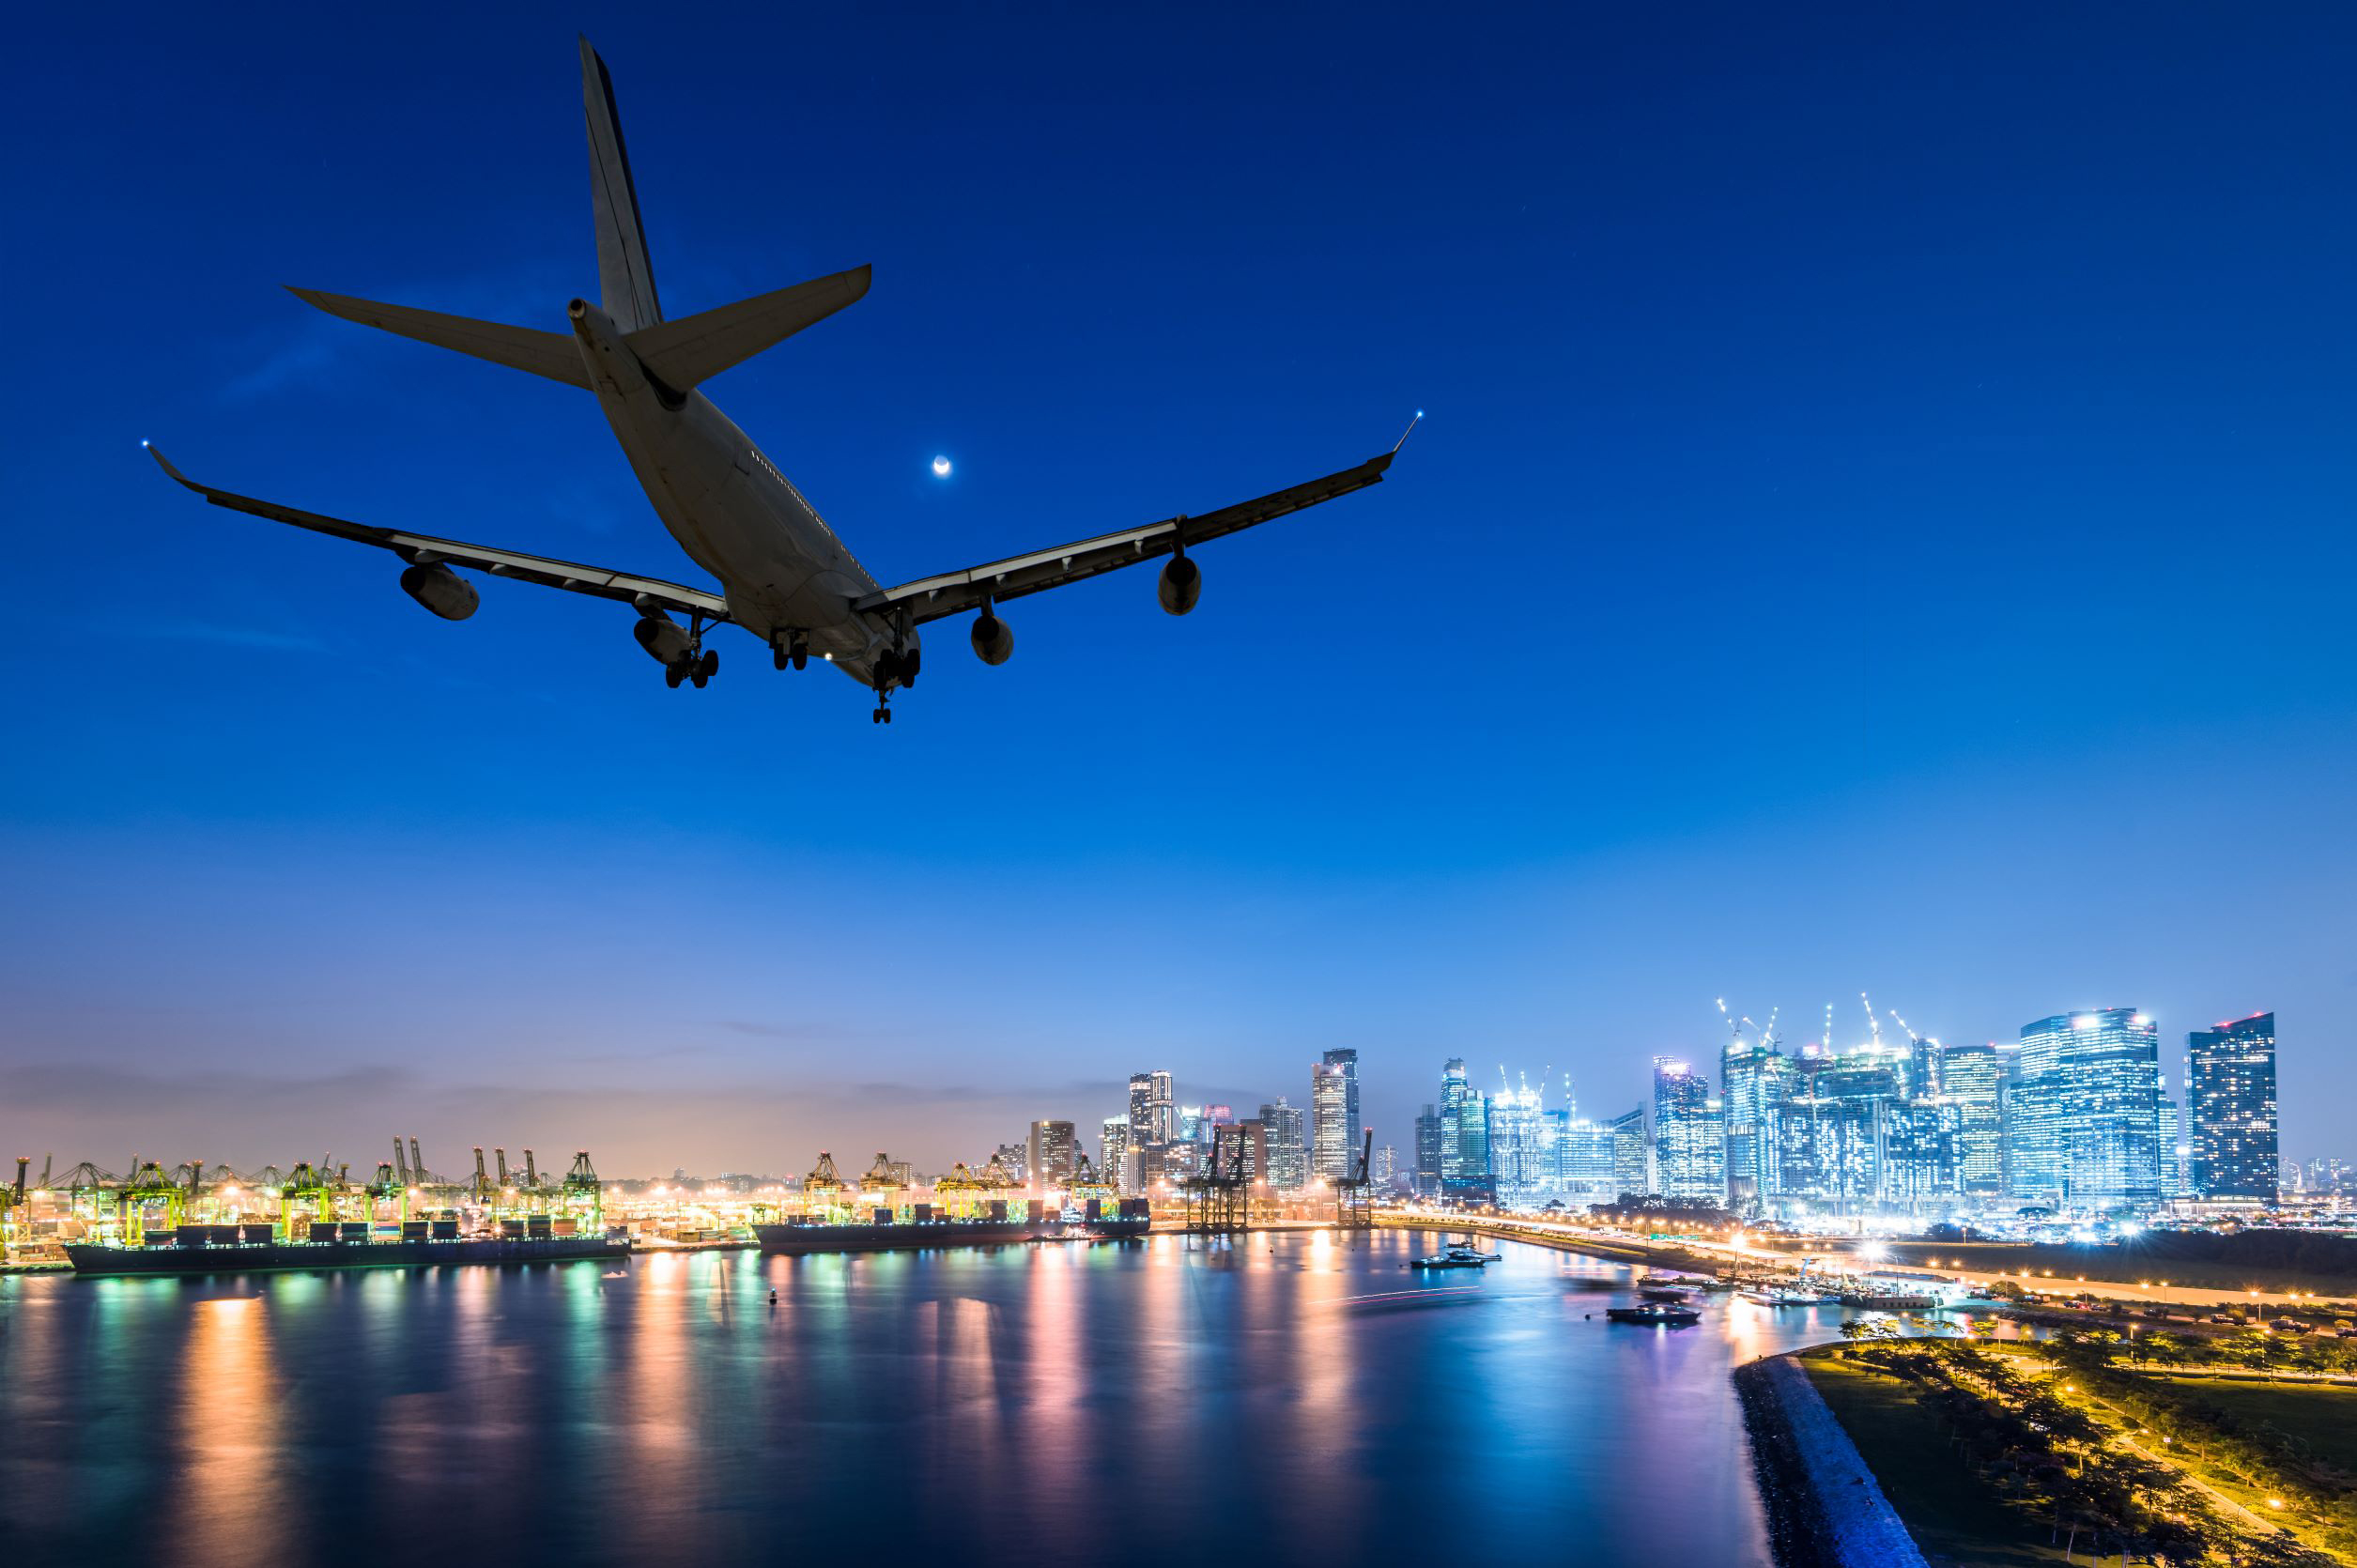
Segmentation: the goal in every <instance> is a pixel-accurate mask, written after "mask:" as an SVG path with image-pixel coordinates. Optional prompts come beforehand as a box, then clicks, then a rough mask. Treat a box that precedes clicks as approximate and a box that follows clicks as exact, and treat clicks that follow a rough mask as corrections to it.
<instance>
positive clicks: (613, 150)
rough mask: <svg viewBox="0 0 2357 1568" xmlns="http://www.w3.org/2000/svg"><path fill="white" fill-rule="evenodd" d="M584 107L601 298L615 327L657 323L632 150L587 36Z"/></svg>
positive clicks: (635, 327) (660, 315)
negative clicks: (632, 174) (633, 177)
mask: <svg viewBox="0 0 2357 1568" xmlns="http://www.w3.org/2000/svg"><path fill="white" fill-rule="evenodd" d="M581 107H582V110H583V112H584V113H585V114H586V115H587V116H588V119H589V145H590V196H591V200H592V202H593V205H594V209H595V212H596V218H597V283H598V288H599V290H600V293H601V295H602V298H601V299H600V300H599V301H598V302H599V303H600V304H602V305H603V306H604V307H605V310H606V314H607V315H609V316H610V317H612V319H613V323H614V326H615V327H616V328H617V329H619V330H620V331H624V332H625V333H627V332H635V331H639V329H641V328H645V327H653V326H656V325H658V324H659V323H660V322H661V321H662V319H663V307H662V305H661V303H660V302H659V301H658V300H656V298H655V266H654V264H653V263H652V262H650V261H649V260H648V259H647V237H646V229H645V228H644V226H643V225H641V224H640V223H639V192H638V190H637V188H636V187H635V186H633V185H632V184H631V183H630V153H629V150H628V149H627V148H625V147H624V146H623V142H622V115H621V112H620V111H619V110H617V109H616V108H615V107H614V82H613V78H612V77H610V76H609V75H607V74H606V62H605V61H603V60H601V59H599V58H598V57H597V51H596V50H594V49H592V48H591V47H590V41H589V39H587V38H583V39H582V40H581Z"/></svg>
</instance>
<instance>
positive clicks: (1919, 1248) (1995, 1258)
mask: <svg viewBox="0 0 2357 1568" xmlns="http://www.w3.org/2000/svg"><path fill="white" fill-rule="evenodd" d="M1890 1257H1891V1261H1892V1262H1894V1263H1903V1264H1909V1265H1914V1266H1922V1265H1925V1264H1928V1263H1929V1262H1930V1261H1931V1260H1932V1259H1933V1258H1939V1259H1942V1260H1946V1259H1949V1258H1955V1259H1959V1260H1961V1261H1962V1263H1963V1266H1964V1268H1969V1269H1972V1270H1974V1271H1976V1272H1980V1273H1987V1274H1997V1273H2010V1274H2018V1273H2020V1272H2022V1271H2023V1270H2025V1269H2027V1270H2030V1271H2032V1272H2034V1273H2036V1274H2038V1275H2039V1276H2040V1277H2039V1279H2038V1280H2037V1281H2036V1282H2035V1283H2036V1284H2037V1285H2038V1286H2039V1287H2040V1288H2041V1289H2042V1288H2045V1287H2046V1283H2047V1282H2046V1280H2045V1278H2044V1274H2045V1271H2046V1270H2047V1269H2049V1268H2051V1269H2053V1270H2054V1282H2053V1284H2054V1286H2055V1287H2056V1288H2067V1287H2068V1286H2070V1285H2072V1284H2077V1283H2078V1277H2079V1276H2080V1275H2082V1274H2084V1275H2086V1276H2087V1280H2088V1281H2089V1283H2095V1282H2102V1283H2104V1284H2140V1283H2145V1282H2157V1281H2160V1280H2166V1281H2168V1282H2169V1284H2175V1285H2184V1286H2187V1287H2189V1288H2191V1289H2195V1290H2272V1291H2287V1290H2301V1291H2309V1290H2312V1291H2315V1292H2317V1293H2318V1295H2319V1296H2326V1297H2332V1298H2335V1299H2341V1300H2348V1299H2352V1298H2357V1275H2349V1274H2332V1273H2303V1272H2300V1271H2298V1270H2294V1269H2288V1268H2257V1267H2255V1266H2252V1265H2248V1264H2236V1263H2210V1262H2195V1261H2193V1260H2190V1259H2185V1258H2169V1259H2163V1258H2158V1257H2154V1256H2152V1255H2151V1254H2149V1253H2146V1252H2144V1251H2141V1250H2138V1249H2135V1248H2131V1247H2033V1246H2030V1245H2027V1244H2026V1243H2013V1242H2002V1241H1931V1242H1913V1241H1902V1242H1894V1243H1892V1244H1891V1245H1890Z"/></svg>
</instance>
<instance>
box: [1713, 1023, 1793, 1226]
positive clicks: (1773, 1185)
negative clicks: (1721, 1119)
mask: <svg viewBox="0 0 2357 1568" xmlns="http://www.w3.org/2000/svg"><path fill="white" fill-rule="evenodd" d="M1784 1067H1785V1061H1784V1053H1782V1052H1780V1051H1779V1050H1777V1049H1776V1047H1775V1045H1774V1044H1773V1043H1772V1042H1771V1041H1769V1040H1768V1039H1767V1038H1765V1037H1764V1036H1763V1037H1760V1038H1752V1039H1744V1038H1740V1037H1738V1038H1734V1039H1732V1040H1730V1041H1729V1042H1728V1044H1727V1049H1726V1051H1725V1053H1723V1054H1722V1055H1721V1056H1720V1057H1719V1081H1720V1082H1721V1083H1722V1084H1724V1085H1725V1086H1726V1095H1725V1102H1726V1107H1727V1156H1726V1159H1727V1201H1728V1203H1729V1204H1730V1205H1731V1206H1732V1207H1734V1208H1735V1209H1737V1210H1739V1211H1741V1212H1744V1213H1756V1212H1758V1211H1759V1210H1760V1208H1761V1207H1762V1206H1763V1205H1764V1203H1766V1202H1767V1201H1768V1200H1770V1199H1773V1198H1774V1197H1775V1196H1776V1195H1777V1191H1778V1186H1777V1170H1778V1166H1779V1161H1778V1154H1779V1150H1778V1147H1777V1133H1776V1122H1777V1113H1778V1111H1779V1108H1780V1106H1781V1104H1782V1102H1783V1096H1784Z"/></svg>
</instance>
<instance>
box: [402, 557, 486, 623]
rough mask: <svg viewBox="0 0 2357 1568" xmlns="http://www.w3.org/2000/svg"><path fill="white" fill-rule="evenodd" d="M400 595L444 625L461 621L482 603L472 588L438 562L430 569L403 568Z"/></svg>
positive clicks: (481, 599)
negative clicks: (423, 608) (413, 602)
mask: <svg viewBox="0 0 2357 1568" xmlns="http://www.w3.org/2000/svg"><path fill="white" fill-rule="evenodd" d="M401 592H404V593H407V594H408V596H409V597H410V598H412V599H415V600H416V601H417V602H418V603H419V604H421V605H424V607H426V608H427V609H430V610H432V611H433V612H434V613H435V614H436V615H439V616H440V617H441V618H442V619H443V620H445V621H464V620H465V619H466V618H467V617H468V616H470V615H472V614H473V613H474V612H475V608H476V607H477V606H479V605H481V604H482V603H483V596H482V595H481V594H479V593H477V592H475V591H474V584H472V583H470V582H469V581H468V580H467V579H466V578H464V577H462V576H459V575H458V574H457V573H455V572H454V571H452V570H451V569H450V568H449V567H447V566H444V565H443V564H441V563H440V562H439V561H437V562H435V563H434V564H433V565H431V566H410V567H405V568H404V569H403V570H402V573H401Z"/></svg>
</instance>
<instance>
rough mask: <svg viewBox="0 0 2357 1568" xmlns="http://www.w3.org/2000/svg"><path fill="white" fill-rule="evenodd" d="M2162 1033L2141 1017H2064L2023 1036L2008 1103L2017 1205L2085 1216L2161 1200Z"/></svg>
mask: <svg viewBox="0 0 2357 1568" xmlns="http://www.w3.org/2000/svg"><path fill="white" fill-rule="evenodd" d="M2160 1038H2161V1037H2160V1028H2159V1025H2157V1024H2155V1023H2154V1022H2153V1021H2152V1020H2151V1019H2149V1018H2148V1017H2146V1016H2145V1015H2144V1014H2143V1013H2140V1012H2137V1011H2136V1010H2135V1009H2134V1008H2133V1007H2103V1008H2094V1009H2090V1010H2088V1011H2086V1012H2076V1013H2057V1015H2055V1016H2054V1017H2052V1018H2042V1019H2040V1020H2039V1021H2038V1022H2035V1023H2030V1024H2026V1025H2025V1026H2024V1027H2023V1029H2022V1045H2021V1053H2020V1055H2018V1056H2017V1057H2015V1058H2014V1063H2013V1075H2012V1082H2011V1084H2010V1086H2009V1089H2008V1092H2007V1097H2006V1140H2007V1148H2006V1166H2007V1169H2006V1180H2007V1182H2008V1184H2009V1185H2010V1188H2011V1190H2012V1192H2013V1195H2014V1196H2015V1197H2017V1198H2022V1199H2025V1200H2028V1201H2033V1202H2043V1203H2049V1204H2055V1205H2057V1206H2060V1207H2069V1208H2077V1209H2102V1208H2117V1207H2150V1206H2151V1205H2153V1204H2156V1203H2158V1202H2159V1201H2160V1197H2161V1150H2160V1136H2161V1115H2160V1097H2161V1051H2160Z"/></svg>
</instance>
